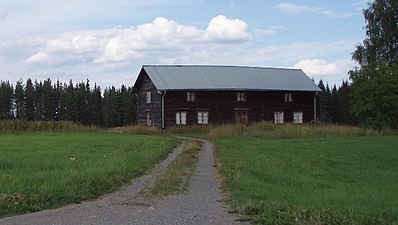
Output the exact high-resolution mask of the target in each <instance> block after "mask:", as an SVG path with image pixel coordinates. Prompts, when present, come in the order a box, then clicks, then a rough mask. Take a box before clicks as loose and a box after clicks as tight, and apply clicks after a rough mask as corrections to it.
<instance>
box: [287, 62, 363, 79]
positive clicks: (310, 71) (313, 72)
mask: <svg viewBox="0 0 398 225" xmlns="http://www.w3.org/2000/svg"><path fill="white" fill-rule="evenodd" d="M354 65H355V64H354V63H353V62H352V61H351V60H350V59H341V60H336V61H333V62H327V61H326V60H323V59H304V60H300V61H299V62H298V63H297V64H296V65H294V68H299V69H302V70H303V71H304V72H305V73H306V74H307V75H309V76H310V77H313V78H318V79H323V80H327V81H329V82H330V83H332V84H333V83H334V84H339V83H340V82H341V81H342V80H347V79H348V75H347V72H348V71H349V70H350V69H352V68H353V66H354Z"/></svg>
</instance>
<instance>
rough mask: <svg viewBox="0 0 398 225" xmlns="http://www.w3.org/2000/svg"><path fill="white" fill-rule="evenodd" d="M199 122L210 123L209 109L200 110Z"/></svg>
mask: <svg viewBox="0 0 398 225" xmlns="http://www.w3.org/2000/svg"><path fill="white" fill-rule="evenodd" d="M198 124H209V112H207V111H199V112H198Z"/></svg>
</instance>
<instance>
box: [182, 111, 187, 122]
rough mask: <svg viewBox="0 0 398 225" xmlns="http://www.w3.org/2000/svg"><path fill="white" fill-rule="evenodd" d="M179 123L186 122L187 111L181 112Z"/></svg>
mask: <svg viewBox="0 0 398 225" xmlns="http://www.w3.org/2000/svg"><path fill="white" fill-rule="evenodd" d="M181 124H187V113H186V112H181Z"/></svg>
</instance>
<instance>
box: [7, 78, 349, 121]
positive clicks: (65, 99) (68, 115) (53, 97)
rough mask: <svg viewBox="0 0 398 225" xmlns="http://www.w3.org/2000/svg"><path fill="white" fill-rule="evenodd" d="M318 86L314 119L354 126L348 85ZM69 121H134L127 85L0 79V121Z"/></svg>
mask: <svg viewBox="0 0 398 225" xmlns="http://www.w3.org/2000/svg"><path fill="white" fill-rule="evenodd" d="M318 87H319V88H320V89H321V90H322V92H320V93H319V94H318V100H317V103H318V107H317V111H318V118H319V121H320V122H321V123H336V124H349V125H355V124H357V121H356V120H355V118H354V116H353V115H352V113H351V112H350V84H349V83H348V82H347V81H343V82H342V84H341V86H336V85H334V86H333V87H329V85H328V84H326V85H325V84H324V83H323V81H322V80H320V81H319V83H318ZM6 119H24V120H29V121H40V120H43V121H73V122H77V123H81V124H83V125H95V126H101V127H117V126H127V125H132V124H135V123H136V99H135V95H134V93H133V91H132V88H131V87H127V86H125V85H122V86H121V87H120V88H119V89H116V88H115V87H113V86H112V87H107V88H105V89H104V90H101V88H100V87H99V86H97V85H96V84H94V86H91V84H90V81H89V80H86V81H85V82H84V81H82V82H78V83H73V81H72V80H70V81H69V82H68V83H61V82H60V81H56V82H53V81H51V79H47V80H44V81H34V82H33V81H32V80H31V79H28V80H27V81H26V82H25V83H23V82H22V81H18V82H17V83H16V84H15V85H14V84H11V83H10V82H8V81H1V82H0V120H6Z"/></svg>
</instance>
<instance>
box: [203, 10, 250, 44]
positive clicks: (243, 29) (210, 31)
mask: <svg viewBox="0 0 398 225" xmlns="http://www.w3.org/2000/svg"><path fill="white" fill-rule="evenodd" d="M206 37H207V39H208V40H210V41H232V42H243V41H246V40H247V39H248V38H249V37H250V33H249V32H248V31H247V24H246V23H245V22H244V21H242V20H239V19H228V18H226V17H225V16H223V15H219V16H217V17H214V18H213V19H212V20H211V21H210V23H209V26H208V27H207V29H206Z"/></svg>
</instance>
